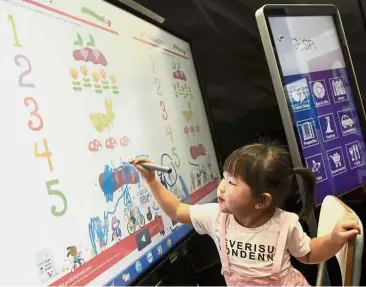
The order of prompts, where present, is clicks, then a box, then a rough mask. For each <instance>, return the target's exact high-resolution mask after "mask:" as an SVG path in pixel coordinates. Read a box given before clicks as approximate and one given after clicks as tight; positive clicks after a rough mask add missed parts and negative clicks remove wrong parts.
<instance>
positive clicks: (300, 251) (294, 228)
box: [287, 215, 311, 258]
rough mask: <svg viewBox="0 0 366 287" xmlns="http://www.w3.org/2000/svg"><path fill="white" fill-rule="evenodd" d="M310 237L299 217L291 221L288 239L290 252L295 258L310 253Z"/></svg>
mask: <svg viewBox="0 0 366 287" xmlns="http://www.w3.org/2000/svg"><path fill="white" fill-rule="evenodd" d="M310 240H311V239H310V237H309V236H308V235H307V234H306V233H305V232H304V230H303V228H302V226H301V224H300V222H299V217H298V216H297V215H296V216H294V219H293V220H291V224H290V228H289V237H288V245H287V246H288V250H289V252H290V254H291V255H292V256H294V257H297V258H299V257H303V256H305V255H307V254H308V253H309V252H310Z"/></svg>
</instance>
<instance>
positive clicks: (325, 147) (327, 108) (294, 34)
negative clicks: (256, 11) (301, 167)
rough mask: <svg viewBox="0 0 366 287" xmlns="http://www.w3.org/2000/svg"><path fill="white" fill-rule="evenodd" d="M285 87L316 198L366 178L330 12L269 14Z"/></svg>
mask: <svg viewBox="0 0 366 287" xmlns="http://www.w3.org/2000/svg"><path fill="white" fill-rule="evenodd" d="M269 23H270V28H271V31H272V36H273V41H274V43H275V47H276V50H277V55H278V58H279V62H280V67H281V71H282V76H283V79H284V83H283V84H284V89H285V91H286V96H287V100H288V105H289V108H290V110H291V112H292V115H293V119H294V128H295V132H296V134H297V136H298V139H299V143H300V147H299V148H300V150H301V152H302V156H303V159H304V161H305V163H306V165H307V166H308V167H309V168H311V169H312V170H313V172H314V174H315V176H316V180H317V187H316V202H317V204H320V203H321V202H322V201H323V199H324V197H325V196H326V195H329V194H333V195H340V194H343V193H346V192H348V191H350V190H352V189H354V188H356V187H357V186H360V185H362V184H364V183H365V181H366V166H365V157H366V154H365V139H364V136H363V133H362V131H361V125H360V116H362V115H361V114H359V113H358V112H357V109H356V102H355V100H354V96H355V93H356V91H355V90H354V89H353V87H352V86H351V83H350V79H349V72H350V71H349V70H348V69H347V67H346V64H345V60H344V56H343V52H342V49H341V46H340V41H339V37H338V34H337V30H336V26H335V22H334V19H333V17H332V16H309V17H308V16H306V17H304V16H301V17H298V16H296V17H294V16H292V17H289V16H280V17H278V16H276V17H269Z"/></svg>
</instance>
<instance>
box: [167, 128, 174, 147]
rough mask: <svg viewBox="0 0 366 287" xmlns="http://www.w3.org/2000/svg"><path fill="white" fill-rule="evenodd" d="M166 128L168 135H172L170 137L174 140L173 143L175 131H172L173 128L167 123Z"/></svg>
mask: <svg viewBox="0 0 366 287" xmlns="http://www.w3.org/2000/svg"><path fill="white" fill-rule="evenodd" d="M165 130H166V134H167V135H170V138H171V140H172V143H174V138H173V132H172V129H171V127H170V125H167V126H166V127H165Z"/></svg>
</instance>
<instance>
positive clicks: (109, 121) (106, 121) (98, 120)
mask: <svg viewBox="0 0 366 287" xmlns="http://www.w3.org/2000/svg"><path fill="white" fill-rule="evenodd" d="M104 103H105V109H106V114H102V113H93V114H90V116H89V118H90V120H91V121H92V124H93V126H94V128H95V129H96V130H97V131H98V132H100V133H101V132H103V131H104V129H105V128H108V129H109V130H110V126H111V125H113V123H114V119H115V117H116V115H115V114H114V112H113V107H112V100H107V99H106V100H105V102H104Z"/></svg>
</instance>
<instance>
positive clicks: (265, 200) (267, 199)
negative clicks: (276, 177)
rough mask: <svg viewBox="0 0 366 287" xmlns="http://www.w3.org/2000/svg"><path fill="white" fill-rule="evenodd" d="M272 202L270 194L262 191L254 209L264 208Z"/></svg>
mask: <svg viewBox="0 0 366 287" xmlns="http://www.w3.org/2000/svg"><path fill="white" fill-rule="evenodd" d="M271 203H272V195H271V194H269V193H262V194H261V195H259V197H258V199H257V204H256V205H255V209H265V208H267V207H268V206H270V205H271Z"/></svg>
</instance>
